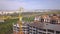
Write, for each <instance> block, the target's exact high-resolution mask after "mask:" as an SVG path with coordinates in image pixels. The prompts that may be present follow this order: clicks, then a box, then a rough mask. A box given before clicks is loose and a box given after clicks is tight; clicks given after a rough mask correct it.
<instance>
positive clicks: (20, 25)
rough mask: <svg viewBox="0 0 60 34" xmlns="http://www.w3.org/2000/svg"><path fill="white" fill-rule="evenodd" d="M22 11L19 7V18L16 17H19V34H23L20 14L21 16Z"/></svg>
mask: <svg viewBox="0 0 60 34" xmlns="http://www.w3.org/2000/svg"><path fill="white" fill-rule="evenodd" d="M22 10H23V8H22V7H21V8H20V10H19V11H20V12H19V16H18V17H19V21H18V24H19V28H20V32H19V34H24V33H23V31H22V30H23V29H22V14H21V13H22Z"/></svg>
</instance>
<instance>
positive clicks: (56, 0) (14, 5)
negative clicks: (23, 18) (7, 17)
mask: <svg viewBox="0 0 60 34" xmlns="http://www.w3.org/2000/svg"><path fill="white" fill-rule="evenodd" d="M20 7H23V8H24V9H60V0H0V10H18V9H19V8H20Z"/></svg>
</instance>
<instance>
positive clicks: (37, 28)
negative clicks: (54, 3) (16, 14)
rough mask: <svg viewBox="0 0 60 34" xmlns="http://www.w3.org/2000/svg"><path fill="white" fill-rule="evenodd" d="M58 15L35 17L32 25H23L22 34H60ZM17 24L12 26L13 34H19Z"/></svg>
mask: <svg viewBox="0 0 60 34" xmlns="http://www.w3.org/2000/svg"><path fill="white" fill-rule="evenodd" d="M59 21H60V16H59V14H51V15H42V16H36V17H35V19H34V22H33V23H23V25H22V26H21V27H22V32H23V34H60V25H59V24H60V22H59ZM19 32H20V28H19V24H13V34H19Z"/></svg>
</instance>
